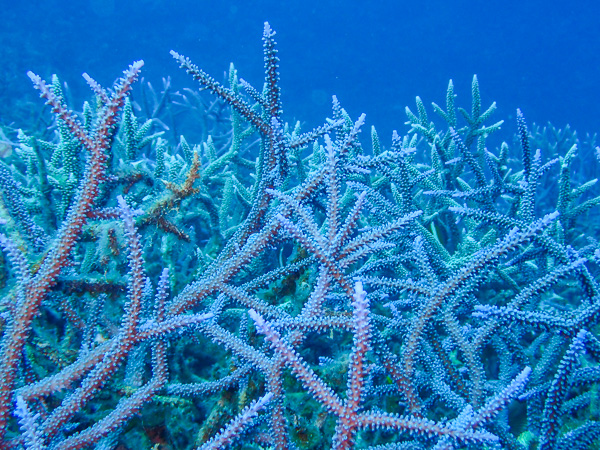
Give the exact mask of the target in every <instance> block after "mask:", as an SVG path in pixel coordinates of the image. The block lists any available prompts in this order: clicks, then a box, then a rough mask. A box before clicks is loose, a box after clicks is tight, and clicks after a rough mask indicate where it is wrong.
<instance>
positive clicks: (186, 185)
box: [0, 24, 600, 449]
mask: <svg viewBox="0 0 600 450" xmlns="http://www.w3.org/2000/svg"><path fill="white" fill-rule="evenodd" d="M274 36H275V33H274V31H273V30H272V29H271V28H270V26H269V25H268V24H265V29H264V35H263V41H264V52H265V82H264V86H263V87H262V89H255V88H253V87H252V86H250V85H249V84H248V83H247V82H245V81H243V80H241V79H239V78H238V75H237V72H236V70H235V68H234V67H233V66H232V67H231V68H230V71H229V76H228V80H227V86H226V85H224V84H221V83H219V82H217V81H216V80H215V79H213V78H212V77H210V76H209V75H208V74H206V73H204V72H203V71H202V70H200V69H199V68H198V67H196V66H195V65H194V64H193V63H192V61H191V60H190V59H188V58H186V57H184V56H182V55H179V54H178V53H176V52H172V54H173V57H174V58H175V59H176V61H177V62H178V63H179V64H180V66H181V67H183V68H184V69H185V70H186V71H187V72H189V73H190V75H191V76H192V77H193V78H194V79H195V80H196V81H197V82H199V83H200V87H201V89H202V90H206V91H208V92H209V93H210V94H211V95H213V96H215V97H216V98H217V101H207V100H206V99H205V97H203V96H202V95H201V94H198V93H196V92H193V91H190V90H188V91H181V92H176V91H173V88H172V86H171V84H170V81H169V80H168V79H165V80H164V82H163V90H162V92H157V91H155V90H154V89H153V88H152V86H151V85H149V84H143V85H142V89H141V90H139V91H135V90H134V91H133V95H130V93H131V88H132V85H133V83H134V81H135V79H136V78H137V77H138V74H139V72H140V70H141V68H142V62H137V63H134V64H133V65H132V66H131V67H130V68H129V69H128V70H127V71H126V72H125V75H124V77H123V78H122V79H121V80H119V81H118V82H117V83H116V85H115V87H114V88H113V89H110V90H109V89H104V88H103V87H101V86H99V85H98V84H97V83H96V82H95V81H94V80H93V79H92V78H91V77H89V76H88V75H85V78H86V80H87V81H88V83H89V84H90V86H91V88H92V90H93V92H94V95H95V100H94V102H92V103H86V104H84V106H83V109H82V111H81V113H75V112H73V111H70V110H68V109H67V106H66V104H65V101H64V95H63V93H62V91H61V85H60V82H59V81H58V79H56V78H55V79H54V80H53V82H52V83H51V84H50V85H47V84H46V83H45V82H44V81H43V80H41V79H40V78H39V77H37V76H35V75H33V74H30V77H31V78H32V80H33V82H34V85H35V87H36V88H37V89H39V90H40V92H41V95H42V97H43V98H45V99H46V101H47V102H48V104H49V105H50V106H51V108H52V111H53V112H54V114H55V123H54V125H53V126H52V127H51V129H50V131H53V135H52V137H51V138H50V139H48V138H47V136H48V135H50V134H51V133H49V130H47V129H44V130H42V131H41V132H40V133H41V134H40V136H43V138H41V137H36V136H35V134H26V133H24V132H21V133H20V134H19V141H20V144H19V145H18V146H15V148H14V152H13V154H12V155H10V157H8V158H6V159H5V160H4V162H2V163H0V191H1V192H2V218H3V223H2V227H3V229H2V235H1V237H0V245H1V246H2V248H3V250H4V251H3V258H4V259H3V260H2V266H1V268H2V272H3V274H2V279H3V280H7V281H5V282H4V286H3V287H2V289H3V295H4V297H3V300H2V303H1V304H0V307H1V308H2V309H1V311H2V335H3V337H2V342H1V344H0V358H1V362H2V364H1V366H0V438H1V440H2V446H3V447H4V448H11V447H24V448H32V449H38V448H57V449H58V448H60V449H70V448H90V447H93V446H96V447H97V448H116V447H118V448H151V447H152V448H165V449H167V448H195V447H200V448H206V449H210V448H225V447H234V448H248V449H250V448H256V449H258V448H275V449H287V448H336V449H346V448H355V447H356V448H373V449H375V448H377V449H384V448H386V449H387V448H411V449H419V448H436V449H452V448H510V449H525V448H530V447H531V446H537V448H540V449H561V448H565V447H567V446H568V447H570V448H589V447H590V446H591V445H595V444H597V442H596V441H597V436H598V434H599V432H600V426H598V407H597V405H598V398H597V397H598V380H600V377H599V376H598V375H599V373H600V372H599V369H598V359H599V358H600V344H599V342H598V338H597V324H598V317H599V312H600V300H599V297H598V281H597V280H598V261H599V259H600V248H598V242H597V237H596V236H595V231H596V227H595V225H594V223H595V222H594V220H595V217H596V216H595V214H596V213H595V207H596V206H597V205H598V203H599V202H600V197H598V196H596V195H595V189H596V188H595V183H596V180H594V179H589V178H585V177H586V176H588V177H589V173H588V172H587V171H581V170H576V169H575V168H576V167H579V166H578V164H580V162H579V161H578V155H577V149H578V145H579V143H578V139H577V137H576V135H569V134H568V130H565V131H558V130H554V132H552V131H551V130H550V129H545V130H538V131H534V132H533V133H531V132H530V131H529V129H528V126H527V123H526V121H525V118H524V116H523V114H522V113H521V112H520V111H518V113H517V123H516V124H515V126H514V130H515V139H514V140H513V141H511V142H510V143H505V142H503V143H501V144H500V145H499V146H498V147H497V148H496V149H494V150H493V149H491V145H492V144H491V142H493V139H494V136H495V135H497V134H498V131H499V130H500V127H501V125H503V123H502V121H498V122H492V121H491V117H492V116H493V114H494V110H495V104H492V105H491V106H490V107H489V108H487V109H486V110H484V108H483V107H482V103H481V95H480V91H479V84H478V80H477V78H476V77H475V78H474V79H473V84H472V105H471V111H470V112H468V111H467V110H465V109H463V108H457V107H456V106H455V98H456V95H455V93H454V87H453V84H452V82H450V84H449V86H448V90H447V96H446V105H445V106H444V107H441V106H439V105H436V104H434V105H433V111H434V112H435V114H436V119H435V120H430V119H429V116H428V111H427V108H426V106H425V103H424V102H423V101H422V100H421V99H420V98H418V97H417V101H416V112H413V111H412V110H411V109H409V108H407V111H406V112H407V116H408V122H407V125H408V126H409V129H408V132H407V134H406V135H405V136H400V135H399V134H398V133H394V135H393V136H392V142H391V145H390V146H389V147H386V146H385V144H384V143H383V141H382V140H381V139H380V138H379V136H378V134H377V132H376V130H375V128H374V127H373V128H371V145H370V146H367V145H365V144H364V143H363V142H362V141H361V140H360V139H359V135H360V132H361V130H362V129H363V128H364V127H365V125H364V122H365V118H364V117H362V116H361V117H360V118H358V119H357V120H353V119H351V118H350V117H349V115H348V114H347V113H346V111H345V110H344V109H343V108H342V107H341V105H340V104H339V102H338V101H337V99H336V98H335V97H334V100H333V111H332V117H331V118H327V119H326V120H325V121H324V125H323V126H321V127H319V128H317V129H315V130H312V131H308V132H303V131H302V130H301V126H300V124H288V123H285V122H284V120H283V117H284V115H283V106H282V103H281V99H280V96H281V92H280V88H279V58H278V56H277V49H276V44H275V40H274ZM138 95H139V97H140V98H141V102H138V101H137V100H136V98H137V96H138ZM204 109H205V110H204ZM182 111H188V112H189V111H192V114H190V116H191V117H192V118H194V119H197V120H199V121H200V122H201V124H200V125H199V127H198V128H197V129H192V130H190V132H189V134H187V132H186V129H185V125H189V123H190V122H191V120H190V116H188V117H187V118H186V119H185V120H182V121H181V122H178V121H177V118H178V117H179V118H180V117H181V113H182ZM167 123H169V124H167ZM174 125H177V126H176V127H175V126H174ZM175 129H176V130H177V131H175ZM180 132H181V133H184V134H183V135H180V134H179V133H180ZM552 136H554V138H553V137H552ZM553 139H554V140H555V141H557V142H555V144H553V143H552V142H554V141H553ZM587 142H588V144H586V149H587V147H590V144H589V142H592V143H593V139H588V141H587ZM591 145H592V146H593V144H591ZM588 150H589V149H588ZM588 150H586V158H587V159H589V153H590V151H588ZM586 163H588V162H587V161H586ZM596 163H597V162H596V161H595V160H592V161H589V163H588V165H591V164H596ZM588 170H589V169H588Z"/></svg>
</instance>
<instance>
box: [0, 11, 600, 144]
mask: <svg viewBox="0 0 600 450" xmlns="http://www.w3.org/2000/svg"><path fill="white" fill-rule="evenodd" d="M2 3H3V5H2V6H3V7H2V16H3V27H2V28H1V29H0V44H1V50H0V54H1V55H2V67H3V70H2V73H1V74H0V95H1V96H2V99H3V102H2V103H3V106H2V107H1V108H0V112H1V114H2V116H1V119H2V122H3V123H6V122H10V121H11V120H16V119H13V118H11V117H10V116H11V111H14V108H12V107H11V103H12V101H13V100H15V101H16V100H17V99H23V98H28V96H31V98H34V97H35V95H36V94H35V92H34V91H33V89H31V88H30V83H29V80H28V78H27V77H26V71H27V70H32V71H34V72H36V73H39V74H40V75H42V77H44V78H46V79H48V77H49V76H50V75H51V74H52V73H56V74H58V75H59V76H60V77H61V79H62V80H63V81H66V82H68V83H69V85H70V87H71V89H72V91H73V95H74V96H75V97H76V98H78V100H79V99H80V100H83V99H86V98H89V91H88V90H87V89H88V88H87V86H86V85H85V82H84V80H83V79H82V78H81V76H80V75H81V73H82V72H87V73H89V74H90V75H92V76H93V77H94V78H96V79H97V80H98V81H99V82H101V83H102V84H104V85H110V83H111V82H112V81H113V80H114V79H115V78H116V77H118V76H119V75H120V74H121V71H122V70H123V69H124V68H126V67H127V65H128V64H130V63H131V62H132V61H133V60H136V59H144V60H145V62H146V64H145V67H144V76H145V79H146V80H150V81H153V82H154V83H159V82H160V79H161V77H165V76H171V77H173V80H174V86H175V87H176V88H182V87H186V86H187V87H192V86H193V85H192V83H191V81H190V80H189V78H187V76H186V75H185V74H183V73H182V72H181V70H180V69H178V68H177V65H176V64H175V62H174V61H173V60H172V58H171V56H170V55H169V50H171V49H174V50H176V51H178V52H180V53H183V54H185V55H186V56H189V57H190V58H191V59H192V60H193V61H194V62H195V63H196V64H198V65H199V66H200V67H201V68H203V69H204V70H206V71H207V72H209V73H210V74H212V75H213V76H215V78H217V79H222V77H223V73H224V71H225V70H227V68H228V66H229V63H230V62H232V61H233V62H234V63H235V65H236V67H237V68H238V70H239V74H240V75H241V76H242V77H243V78H245V79H247V80H248V81H250V82H251V83H252V84H253V85H255V86H260V85H261V83H262V71H263V67H262V49H261V45H262V42H261V34H262V29H263V23H264V22H265V21H269V23H270V24H271V26H272V28H273V29H275V30H276V31H277V38H276V39H277V42H278V48H279V56H280V58H281V85H282V90H283V102H284V114H285V119H286V120H288V121H292V120H295V119H298V120H301V121H302V122H304V123H306V124H307V125H310V126H314V125H318V124H320V123H322V121H323V118H324V117H327V116H330V115H331V113H330V111H331V107H330V105H331V95H333V94H335V95H337V96H338V98H339V100H340V101H341V103H342V106H344V107H345V108H346V109H347V110H348V111H349V112H350V114H351V115H352V116H353V117H356V116H357V115H358V114H360V113H363V112H364V113H366V114H367V121H368V123H369V124H374V125H375V126H376V127H377V129H378V131H379V133H380V136H382V139H383V141H384V142H389V136H390V133H391V131H392V130H393V129H398V130H399V131H406V128H405V126H404V122H405V120H406V116H405V114H404V107H405V106H407V105H410V106H412V105H414V99H415V96H416V95H419V96H421V98H423V100H424V101H425V103H426V104H429V103H430V102H431V101H435V102H437V103H440V104H443V103H444V96H445V91H446V87H447V84H448V80H449V79H452V80H453V81H454V84H455V92H456V93H457V94H458V99H457V102H458V104H461V105H463V106H466V107H468V106H469V105H470V83H471V80H472V76H473V74H477V76H478V78H479V82H480V86H481V90H482V94H483V103H484V106H487V105H489V104H490V103H491V102H492V101H496V102H497V103H498V107H499V114H497V118H503V119H509V120H510V119H511V118H512V119H513V120H514V112H515V109H516V108H517V107H520V108H521V109H522V110H523V112H524V114H525V117H526V118H527V120H528V122H529V123H533V122H535V123H538V124H542V125H544V124H546V123H547V122H548V121H550V122H552V123H553V124H554V125H555V126H558V127H563V126H564V125H566V124H570V125H571V126H572V127H573V128H575V129H576V130H578V132H579V134H580V136H581V135H583V134H585V133H594V132H597V131H598V130H599V124H600V121H599V118H600V102H599V99H600V83H599V80H600V59H599V55H600V34H599V33H598V17H600V3H598V2H596V1H590V0H581V1H578V2H557V1H540V0H533V1H516V0H508V1H494V0H492V1H468V0H459V1H448V0H429V1H420V2H408V1H401V0H396V1H390V0H381V1H370V2H366V1H341V0H321V1H306V0H305V1H291V0H289V1H274V0H267V1H219V2H217V1H197V0H196V1H192V0H178V1H170V2H167V1H164V0H163V1H160V0H136V1H117V0H81V1H78V2H73V1H68V0H44V1H42V0H37V1H35V0H32V1H29V2H16V1H8V0H3V1H2ZM77 107H79V105H77ZM17 125H19V124H17ZM513 125H514V122H513ZM19 126H22V125H19ZM512 131H514V127H513V126H511V132H512Z"/></svg>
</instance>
